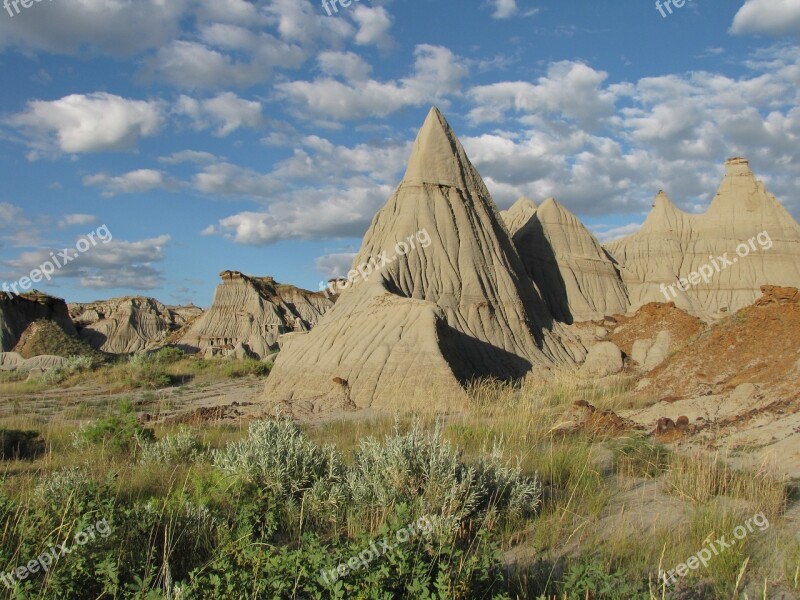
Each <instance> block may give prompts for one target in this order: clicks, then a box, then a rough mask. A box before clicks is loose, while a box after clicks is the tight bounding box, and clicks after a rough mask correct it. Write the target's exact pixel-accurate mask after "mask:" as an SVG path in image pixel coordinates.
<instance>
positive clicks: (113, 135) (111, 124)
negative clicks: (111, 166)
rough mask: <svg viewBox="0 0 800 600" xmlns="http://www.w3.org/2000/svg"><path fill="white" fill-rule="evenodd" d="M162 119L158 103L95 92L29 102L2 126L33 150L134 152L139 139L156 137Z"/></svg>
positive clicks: (161, 111)
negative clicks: (17, 133)
mask: <svg viewBox="0 0 800 600" xmlns="http://www.w3.org/2000/svg"><path fill="white" fill-rule="evenodd" d="M163 116H164V115H163V106H162V104H161V103H160V102H158V101H144V100H130V99H127V98H122V97H120V96H116V95H114V94H109V93H106V92H97V93H94V94H88V95H85V94H72V95H70V96H64V97H63V98H60V99H58V100H53V101H45V100H32V101H30V102H28V105H27V107H26V110H25V111H23V112H21V113H18V114H16V115H13V116H12V117H10V118H9V119H8V121H7V122H8V123H9V124H10V125H12V126H13V127H16V128H19V129H21V130H23V132H24V134H25V136H26V138H27V142H28V144H29V145H30V146H31V147H33V148H34V149H36V150H39V151H45V152H54V151H60V152H67V153H82V152H101V151H113V150H131V149H134V148H135V147H136V145H137V143H138V141H139V139H140V138H142V137H148V136H152V135H154V134H156V133H157V132H158V130H159V129H160V127H161V125H162V121H163Z"/></svg>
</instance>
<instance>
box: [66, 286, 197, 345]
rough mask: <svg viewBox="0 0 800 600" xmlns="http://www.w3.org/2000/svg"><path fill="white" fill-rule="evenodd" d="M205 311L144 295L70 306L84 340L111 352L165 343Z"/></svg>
mask: <svg viewBox="0 0 800 600" xmlns="http://www.w3.org/2000/svg"><path fill="white" fill-rule="evenodd" d="M202 312H203V311H202V310H201V309H199V308H197V307H196V306H165V305H163V304H161V303H160V302H159V301H158V300H154V299H153V298H144V297H141V296H137V297H126V298H112V299H111V300H105V301H99V302H90V303H75V304H70V305H69V314H70V317H71V318H72V322H73V323H74V324H75V327H76V328H77V329H78V332H79V333H80V337H81V339H82V340H83V341H85V342H86V343H87V344H89V345H90V346H92V347H93V348H95V349H96V350H100V351H101V352H107V353H109V354H135V353H136V352H142V351H144V350H150V349H153V348H156V347H158V346H159V345H163V344H164V343H166V342H167V340H168V338H169V336H170V334H172V333H174V332H175V331H177V330H179V329H180V328H181V327H184V326H186V324H187V323H190V322H191V321H193V320H194V319H196V318H197V317H198V316H199V315H200V314H201V313H202Z"/></svg>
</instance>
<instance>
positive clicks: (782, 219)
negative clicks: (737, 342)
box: [607, 158, 800, 320]
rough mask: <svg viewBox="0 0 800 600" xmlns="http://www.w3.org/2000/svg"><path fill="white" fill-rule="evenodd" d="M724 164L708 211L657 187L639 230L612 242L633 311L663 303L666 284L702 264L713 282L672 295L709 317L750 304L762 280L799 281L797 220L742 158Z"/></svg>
mask: <svg viewBox="0 0 800 600" xmlns="http://www.w3.org/2000/svg"><path fill="white" fill-rule="evenodd" d="M725 170H726V173H725V179H724V180H723V181H722V184H721V185H720V187H719V191H718V192H717V195H716V196H715V197H714V200H713V201H712V202H711V205H710V206H709V207H708V210H707V211H706V213H705V214H702V215H692V214H688V213H685V212H683V211H681V210H680V209H678V208H677V207H676V206H675V205H674V204H673V203H672V201H671V200H670V199H669V197H668V196H667V194H665V193H664V192H660V193H659V194H658V196H657V198H656V201H655V204H654V205H653V210H652V212H651V213H650V215H649V216H648V217H647V220H646V221H645V223H644V225H643V226H642V228H641V230H640V231H639V232H637V233H634V234H633V235H630V236H628V237H625V238H622V239H620V240H617V241H615V242H612V243H610V244H608V246H607V249H608V251H609V252H610V253H611V255H613V257H614V258H615V259H616V260H617V261H618V264H619V267H620V271H621V272H622V277H623V280H624V282H625V286H626V288H627V290H628V297H629V298H630V310H636V309H638V308H639V307H641V306H643V305H644V304H647V303H649V302H666V301H667V298H666V297H665V295H664V293H663V292H662V288H661V285H662V284H665V285H666V286H669V285H674V284H675V283H676V281H678V280H679V279H680V278H685V279H688V277H689V276H690V274H691V273H693V272H694V273H698V274H699V273H700V272H701V269H703V268H705V269H706V271H705V272H706V273H709V272H711V273H712V274H711V276H710V277H709V278H708V281H705V280H701V281H699V282H697V283H692V282H690V283H691V285H690V286H684V287H687V288H688V289H686V290H680V289H678V287H677V286H674V287H673V289H672V290H670V291H669V292H668V293H669V299H670V300H671V301H674V302H675V304H676V306H678V307H680V308H683V309H684V310H686V311H687V312H689V313H690V314H693V315H697V316H699V317H701V318H704V319H707V320H710V319H716V318H719V317H721V316H724V315H725V314H731V313H733V312H736V311H737V310H739V309H741V308H744V307H745V306H749V305H750V304H752V303H753V302H755V301H756V299H758V298H759V297H760V296H761V286H762V285H777V286H794V287H797V286H798V285H800V226H798V224H797V222H796V221H795V220H794V219H793V218H792V216H791V215H790V214H789V213H788V212H787V211H786V209H785V208H784V207H783V206H782V205H781V204H780V203H779V202H778V201H777V200H776V199H775V196H773V195H772V194H770V193H768V192H767V190H766V189H765V187H764V184H763V182H761V181H758V180H757V179H756V177H755V175H754V174H753V172H752V171H751V170H750V166H749V165H748V162H747V161H746V160H745V159H743V158H733V159H730V160H728V161H727V162H726V164H725ZM759 235H760V236H761V237H759ZM751 240H752V241H751ZM742 244H743V246H742ZM748 247H749V250H748ZM723 257H724V258H723ZM725 258H727V261H729V262H730V264H728V263H727V262H726V261H725V260H724V259H725Z"/></svg>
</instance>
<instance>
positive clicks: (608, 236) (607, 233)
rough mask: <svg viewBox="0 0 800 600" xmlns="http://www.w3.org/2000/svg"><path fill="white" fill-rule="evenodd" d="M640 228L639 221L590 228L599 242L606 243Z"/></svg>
mask: <svg viewBox="0 0 800 600" xmlns="http://www.w3.org/2000/svg"><path fill="white" fill-rule="evenodd" d="M641 228H642V224H641V223H628V224H626V225H620V226H619V227H602V228H601V227H593V228H592V230H593V232H594V234H595V236H597V239H598V240H600V243H601V244H607V243H608V242H613V241H614V240H617V239H619V238H621V237H625V236H626V235H631V234H634V233H636V232H637V231H639V230H640V229H641Z"/></svg>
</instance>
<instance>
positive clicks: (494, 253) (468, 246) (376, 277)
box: [266, 108, 583, 410]
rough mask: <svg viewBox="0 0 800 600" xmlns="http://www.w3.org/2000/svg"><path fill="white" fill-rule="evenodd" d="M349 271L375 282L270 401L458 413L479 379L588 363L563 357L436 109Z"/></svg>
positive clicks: (281, 374) (281, 377)
mask: <svg viewBox="0 0 800 600" xmlns="http://www.w3.org/2000/svg"><path fill="white" fill-rule="evenodd" d="M423 234H424V235H423ZM414 240H416V243H415V242H414ZM422 242H427V243H422ZM401 244H404V245H403V246H401ZM408 246H413V247H412V248H408ZM353 265H354V268H355V269H357V268H359V267H361V268H362V269H363V270H364V271H365V272H367V271H370V270H372V271H373V272H372V273H371V274H369V275H368V276H367V277H366V279H362V280H360V281H356V282H354V283H353V284H352V285H351V286H349V287H348V288H347V289H346V290H345V291H344V292H342V294H341V296H340V297H339V299H338V301H337V303H336V305H335V306H334V307H333V309H331V311H330V312H329V313H328V314H326V315H325V317H324V318H323V319H322V320H321V321H320V323H319V324H318V325H317V327H316V328H314V329H313V330H312V331H311V332H309V333H307V334H299V335H294V336H289V339H287V340H286V343H285V344H283V347H282V349H281V353H280V355H279V356H278V359H277V361H276V364H275V367H274V369H273V371H272V373H271V374H270V377H269V379H268V382H267V389H266V396H267V399H268V400H269V401H273V402H290V403H291V406H292V407H293V408H294V407H298V406H299V405H302V406H304V407H305V409H307V410H321V409H324V408H329V407H332V406H337V405H339V406H351V407H352V406H355V407H367V406H374V407H382V408H387V407H392V406H397V405H400V404H402V405H404V406H411V405H414V404H415V403H417V402H423V403H425V404H427V405H429V406H430V405H434V404H436V403H437V398H436V397H435V394H436V393H437V392H438V393H441V394H442V398H446V400H445V401H446V402H449V403H452V402H453V401H454V400H456V401H457V400H458V398H464V397H465V396H464V391H463V385H464V384H465V383H466V382H468V381H469V380H471V379H473V378H476V377H489V376H491V377H497V378H501V379H513V378H518V377H521V376H523V375H525V374H526V373H527V372H529V371H530V370H531V369H532V368H534V367H535V366H541V367H548V366H551V365H553V364H554V363H557V362H565V363H568V362H572V360H573V355H577V357H579V358H583V348H582V347H577V346H576V345H571V346H570V348H569V349H567V348H566V347H565V343H564V342H563V340H562V337H561V333H562V326H560V325H558V324H556V325H554V324H553V322H552V319H551V317H550V315H549V312H548V310H547V307H546V306H545V304H544V302H543V301H542V299H541V297H540V296H539V295H538V293H537V292H536V290H535V289H534V287H533V285H532V284H531V282H530V280H529V279H528V277H527V276H526V275H525V270H524V267H523V265H522V262H521V260H520V258H519V256H518V254H517V252H516V250H515V249H514V246H513V244H512V242H511V240H510V238H509V236H508V233H507V230H506V228H505V226H504V225H503V223H502V220H501V219H500V216H499V213H498V211H497V209H496V207H495V204H494V202H493V200H492V199H491V196H490V195H489V192H488V191H487V189H486V186H485V185H484V183H483V180H482V179H481V177H480V175H479V174H478V172H477V171H476V170H475V168H474V167H473V166H472V164H471V163H470V161H469V159H468V158H467V156H466V153H465V152H464V149H463V148H462V146H461V143H460V142H459V141H458V139H457V138H456V136H455V134H454V133H453V131H452V130H451V129H450V126H449V125H448V123H447V122H446V121H445V119H444V117H443V116H442V115H441V113H440V112H439V111H438V110H437V109H436V108H433V109H432V110H431V112H430V114H429V115H428V117H427V119H426V121H425V124H424V125H423V126H422V129H421V130H420V132H419V135H418V137H417V140H416V142H415V144H414V147H413V151H412V154H411V158H410V160H409V164H408V169H407V171H406V174H405V177H404V178H403V181H402V183H400V186H399V187H398V188H397V191H396V192H395V193H394V195H393V196H392V197H391V198H390V199H389V201H388V203H387V204H386V206H385V207H384V208H383V209H382V210H381V211H379V212H378V214H377V215H376V216H375V218H374V219H373V221H372V225H371V226H370V228H369V230H368V232H367V233H366V235H365V237H364V240H363V244H362V246H361V250H360V252H359V253H358V255H357V256H356V258H355V259H354V261H353ZM368 265H369V268H367V266H368ZM373 267H374V269H373Z"/></svg>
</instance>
